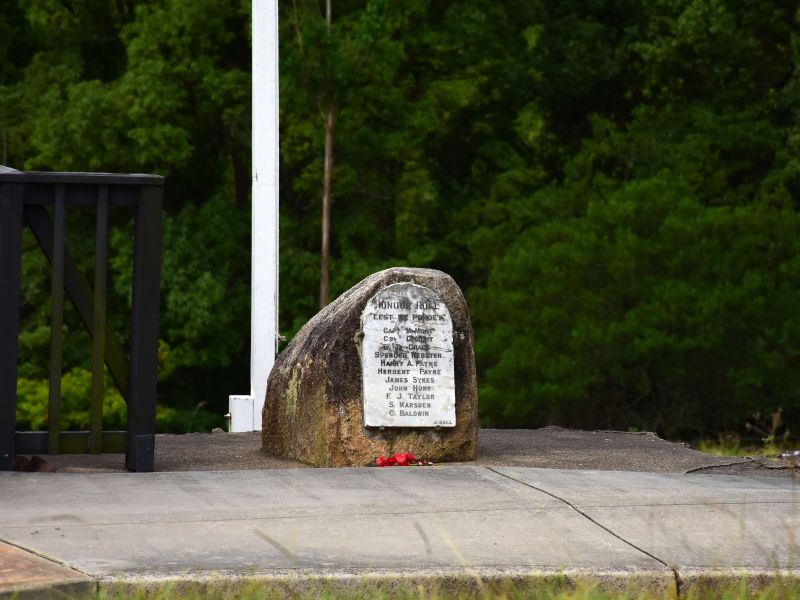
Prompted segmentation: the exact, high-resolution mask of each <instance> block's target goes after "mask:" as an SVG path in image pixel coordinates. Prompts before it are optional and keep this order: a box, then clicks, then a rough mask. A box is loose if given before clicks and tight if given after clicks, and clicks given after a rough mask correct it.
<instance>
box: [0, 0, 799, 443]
mask: <svg viewBox="0 0 800 600" xmlns="http://www.w3.org/2000/svg"><path fill="white" fill-rule="evenodd" d="M0 6H2V10H0V134H1V135H2V157H1V158H2V164H6V165H8V166H11V167H14V168H18V169H25V170H34V169H35V170H76V171H84V170H91V171H111V172H153V173H158V174H161V175H164V176H166V177H167V188H166V208H165V215H164V219H165V240H164V263H163V283H162V326H161V346H160V358H161V365H160V388H159V390H160V397H159V408H158V423H159V428H160V430H163V431H188V430H196V429H205V430H208V428H210V427H212V426H215V425H222V415H223V414H224V412H225V411H226V408H227V397H228V395H229V394H231V393H237V392H241V391H243V390H246V389H247V388H248V385H249V384H248V372H247V369H248V366H249V358H248V352H249V339H248V336H249V248H250V243H249V235H250V229H249V227H250V225H249V213H250V208H249V193H250V165H249V161H250V41H249V35H250V34H249V10H250V3H249V2H248V1H245V0H0ZM331 7H332V17H331V20H330V26H328V23H327V22H326V14H325V8H326V7H325V4H324V2H323V1H322V0H319V1H317V0H281V1H280V7H279V11H280V51H281V57H280V77H281V79H280V87H281V109H280V119H281V162H280V177H281V191H280V330H281V333H283V334H284V335H286V336H288V337H289V338H291V336H292V335H293V334H294V333H295V332H297V330H298V329H299V328H300V327H301V326H302V324H303V323H304V322H306V321H307V320H308V319H309V318H310V317H311V316H312V315H313V314H314V313H315V312H316V310H318V307H319V302H320V292H319V289H320V231H321V226H322V223H321V219H322V196H323V179H324V161H323V158H324V153H325V134H326V123H328V122H329V118H330V117H334V118H332V119H331V120H330V121H331V122H332V123H333V128H332V136H331V139H332V142H333V146H332V147H333V157H334V162H333V170H332V172H331V178H330V181H331V189H332V208H331V247H330V251H331V258H330V296H331V297H335V296H336V295H338V294H339V293H341V292H342V291H344V290H346V289H347V288H348V287H350V286H351V285H353V284H355V283H356V282H358V281H359V280H360V279H361V278H362V277H364V276H366V275H368V274H369V273H372V272H374V271H376V270H379V269H382V268H385V267H389V266H395V265H408V266H416V267H432V268H437V269H441V270H443V271H446V272H448V273H450V274H451V275H452V276H453V277H454V278H455V279H456V281H457V282H458V283H459V285H460V286H461V288H462V289H463V290H464V292H465V295H466V297H467V300H468V302H469V306H470V311H471V315H472V319H473V325H474V328H475V337H476V358H477V365H478V381H479V398H480V414H481V422H482V424H483V425H484V426H492V427H534V426H541V425H545V424H562V425H568V426H574V427H588V428H614V429H623V430H625V429H632V430H636V429H650V430H655V431H658V432H659V433H661V434H662V435H666V436H671V437H676V436H679V437H685V438H696V437H702V436H714V435H717V434H719V433H723V432H726V431H737V430H738V431H744V427H745V424H746V423H747V422H748V421H749V420H750V421H752V419H753V415H754V414H758V413H760V414H761V416H762V418H766V417H768V415H770V414H772V413H774V412H776V411H778V410H779V409H780V410H782V411H783V415H784V421H785V423H786V424H787V426H789V427H793V428H795V429H796V428H797V426H798V425H800V216H799V215H798V209H799V208H800V119H798V116H799V114H798V111H800V73H799V72H798V66H800V12H798V3H797V2H789V1H781V0H776V1H772V2H770V1H764V0H735V1H734V0H580V1H578V0H503V1H502V2H498V1H497V0H461V1H455V0H449V1H447V0H439V1H434V0H367V1H365V0H360V1H356V0H332V2H331ZM113 216H114V219H115V223H116V226H115V227H114V230H113V232H112V238H111V245H112V256H113V258H112V261H111V264H110V273H109V277H110V281H111V283H112V288H113V295H114V297H113V298H112V299H111V301H110V304H111V307H112V309H113V310H112V320H114V322H115V324H116V325H117V327H116V329H117V331H118V332H119V333H122V332H124V331H125V326H124V323H125V315H126V311H127V309H128V308H129V303H130V298H129V291H128V285H129V283H130V249H129V243H130V237H131V232H130V227H129V226H128V225H127V224H126V221H125V218H124V216H125V215H113ZM92 227H93V226H92V220H91V214H82V213H80V211H78V212H77V213H73V214H71V216H70V221H69V235H68V244H69V245H70V248H71V250H72V251H73V253H74V254H75V255H76V256H77V257H79V258H80V257H83V258H80V260H82V261H84V263H83V264H84V266H85V267H86V268H87V270H90V269H91V258H92V248H93V234H92V231H93V230H92ZM25 248H26V251H25V256H24V264H23V269H24V271H23V280H24V282H23V287H24V289H23V326H24V327H23V333H22V335H21V338H20V356H21V359H20V380H19V385H18V393H19V410H18V423H19V427H20V428H25V427H32V428H34V429H38V428H42V427H46V412H47V411H46V408H45V407H46V398H47V359H48V340H49V325H48V323H49V320H48V309H49V307H48V290H49V284H48V277H49V275H48V271H47V269H48V267H47V264H46V261H45V259H44V258H43V257H42V256H41V252H38V251H37V250H36V248H35V243H34V242H33V240H32V239H31V238H30V237H28V238H26V239H25ZM89 275H90V276H91V272H89ZM65 332H66V334H67V340H66V344H67V345H66V350H65V372H64V379H63V390H64V402H65V406H64V408H63V409H62V418H63V419H64V421H65V423H64V426H77V427H81V426H85V425H86V423H88V406H87V407H85V408H83V407H81V406H80V404H79V403H80V401H81V399H82V398H85V397H88V396H89V389H90V385H91V381H90V373H89V364H90V357H89V350H90V344H89V343H88V336H87V334H85V333H84V332H82V329H81V327H80V324H79V321H78V319H77V317H76V316H75V315H74V314H67V319H66V322H65ZM108 387H109V389H110V388H111V386H108ZM106 404H107V405H106V414H107V416H108V417H109V418H110V419H111V420H112V421H113V420H114V419H118V420H122V418H123V417H122V415H123V414H124V408H123V402H122V400H121V398H120V397H119V395H118V394H115V393H113V392H109V393H108V394H107V398H106Z"/></svg>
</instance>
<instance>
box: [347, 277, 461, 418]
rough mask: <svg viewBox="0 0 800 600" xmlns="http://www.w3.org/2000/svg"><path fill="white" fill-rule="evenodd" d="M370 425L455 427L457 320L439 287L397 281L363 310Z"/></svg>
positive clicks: (366, 414)
mask: <svg viewBox="0 0 800 600" xmlns="http://www.w3.org/2000/svg"><path fill="white" fill-rule="evenodd" d="M361 330H362V332H363V334H364V339H363V345H362V354H361V369H362V377H363V394H364V424H365V425H366V426H367V427H455V425H456V387H455V375H454V370H453V321H452V320H451V318H450V311H449V310H447V306H445V303H444V302H442V300H441V298H439V296H438V295H437V294H436V293H435V292H434V291H433V290H430V289H428V288H426V287H423V286H421V285H416V284H414V283H394V284H392V285H389V286H386V287H385V288H383V289H382V290H381V291H379V292H378V293H377V294H375V295H374V296H373V297H372V298H371V299H370V301H369V302H368V303H367V306H366V307H365V308H364V312H363V313H362V315H361Z"/></svg>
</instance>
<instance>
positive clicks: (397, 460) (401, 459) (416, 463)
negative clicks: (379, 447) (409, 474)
mask: <svg viewBox="0 0 800 600" xmlns="http://www.w3.org/2000/svg"><path fill="white" fill-rule="evenodd" d="M375 466H376V467H427V466H433V463H432V462H430V461H428V460H417V459H416V457H415V456H414V455H413V454H411V452H398V453H397V454H394V455H392V456H390V457H388V458H387V457H385V456H382V455H381V456H379V457H378V458H376V459H375Z"/></svg>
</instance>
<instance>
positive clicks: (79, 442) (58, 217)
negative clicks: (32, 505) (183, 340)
mask: <svg viewBox="0 0 800 600" xmlns="http://www.w3.org/2000/svg"><path fill="white" fill-rule="evenodd" d="M163 186H164V179H163V178H162V177H158V176H155V175H117V174H107V173H37V172H17V171H12V172H8V171H6V170H0V469H2V470H10V469H13V468H14V456H15V454H59V453H64V454H76V453H89V452H91V453H95V454H99V453H101V452H105V453H123V452H124V453H125V454H126V458H125V465H126V467H127V468H128V469H129V470H132V471H152V470H153V463H154V448H155V407H156V383H157V369H158V326H159V308H160V281H161V238H162V229H161V227H162V226H161V219H162V207H163ZM72 206H87V207H94V208H95V268H94V281H93V286H90V285H89V283H88V282H87V280H86V279H85V278H84V276H83V274H82V273H81V271H80V269H79V268H78V265H77V263H76V262H75V260H74V259H73V258H72V256H71V255H70V253H69V250H68V248H67V245H66V215H67V210H68V208H69V207H72ZM115 206H122V207H128V208H130V209H131V210H132V212H133V223H134V225H133V229H134V237H133V285H132V290H131V298H132V314H131V335H130V354H129V355H128V354H126V352H125V350H124V349H123V347H122V345H121V344H120V343H119V341H118V340H117V337H116V335H115V334H114V332H113V331H112V329H111V327H110V326H109V323H108V319H107V291H108V290H107V269H108V233H109V232H108V228H109V209H110V208H111V207H115ZM48 207H51V209H50V210H48ZM24 224H27V225H28V227H29V228H30V230H31V232H32V233H33V235H34V237H35V239H36V241H37V243H38V245H39V247H40V248H41V249H42V251H43V252H44V253H45V255H46V256H47V259H48V261H49V262H50V265H51V267H52V279H51V290H50V294H51V315H50V333H51V335H50V377H49V402H48V419H47V421H48V431H46V432H38V431H37V432H20V431H16V404H17V393H16V386H17V363H18V358H19V357H18V348H19V341H18V339H19V323H20V291H21V261H22V229H23V226H24ZM64 292H66V295H67V297H68V298H69V300H70V301H71V302H72V304H73V305H74V307H75V309H76V311H77V313H78V315H79V316H80V319H81V321H82V322H83V324H84V326H85V327H86V329H87V331H88V332H89V334H90V337H91V339H92V385H91V390H92V391H91V398H90V402H91V409H90V428H89V431H61V428H60V420H61V374H62V370H63V368H62V367H63V365H62V361H63V340H62V329H63V323H64ZM104 365H105V366H107V367H108V370H109V373H110V374H111V377H112V379H113V381H114V383H115V384H116V386H117V387H118V388H119V391H120V393H121V395H122V397H123V398H124V399H125V401H126V403H127V430H126V431H105V430H104V429H103V397H104Z"/></svg>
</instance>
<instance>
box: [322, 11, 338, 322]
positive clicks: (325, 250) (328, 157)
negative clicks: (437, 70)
mask: <svg viewBox="0 0 800 600" xmlns="http://www.w3.org/2000/svg"><path fill="white" fill-rule="evenodd" d="M332 4H333V0H326V2H325V23H326V24H327V27H328V37H330V35H331V26H332V25H333V6H332ZM334 113H335V109H334V107H333V101H332V100H330V105H329V107H328V115H327V118H326V120H325V171H324V173H323V176H322V179H323V182H322V252H321V254H322V264H321V265H320V277H319V307H320V308H324V307H325V306H327V304H328V296H329V295H330V262H331V175H332V171H333V121H334Z"/></svg>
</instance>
